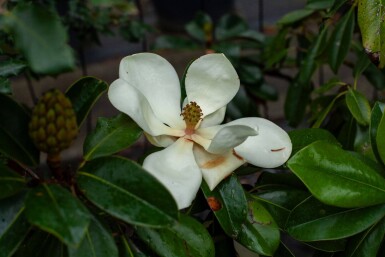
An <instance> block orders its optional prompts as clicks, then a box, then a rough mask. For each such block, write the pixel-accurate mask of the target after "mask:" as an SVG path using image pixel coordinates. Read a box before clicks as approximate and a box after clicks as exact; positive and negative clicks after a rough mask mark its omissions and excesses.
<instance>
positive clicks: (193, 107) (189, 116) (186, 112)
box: [180, 102, 203, 135]
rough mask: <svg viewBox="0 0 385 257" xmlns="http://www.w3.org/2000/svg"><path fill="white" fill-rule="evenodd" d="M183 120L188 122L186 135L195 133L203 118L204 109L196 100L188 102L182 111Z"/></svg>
mask: <svg viewBox="0 0 385 257" xmlns="http://www.w3.org/2000/svg"><path fill="white" fill-rule="evenodd" d="M180 115H181V116H183V120H184V122H185V123H186V130H185V132H186V135H192V134H194V131H195V127H196V126H197V124H198V123H199V122H200V121H201V120H202V116H203V113H202V109H201V107H199V105H198V104H197V103H196V102H190V103H188V104H187V105H186V106H185V107H184V108H183V111H182V113H181V114H180Z"/></svg>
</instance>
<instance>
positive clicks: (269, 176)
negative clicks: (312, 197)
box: [256, 172, 306, 190]
mask: <svg viewBox="0 0 385 257" xmlns="http://www.w3.org/2000/svg"><path fill="white" fill-rule="evenodd" d="M256 186H257V187H258V189H259V188H262V189H264V188H268V189H269V188H271V187H272V186H279V187H280V188H282V187H283V186H284V187H285V186H286V187H294V188H297V189H305V190H306V186H305V185H304V184H303V183H302V181H301V180H300V179H299V178H298V177H297V176H296V175H294V173H292V172H287V173H286V172H285V173H271V172H262V174H261V175H260V176H259V178H258V181H257V184H256Z"/></svg>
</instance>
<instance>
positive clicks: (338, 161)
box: [287, 141, 385, 208]
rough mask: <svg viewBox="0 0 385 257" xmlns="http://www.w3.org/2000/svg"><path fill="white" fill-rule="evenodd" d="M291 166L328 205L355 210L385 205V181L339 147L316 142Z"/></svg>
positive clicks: (364, 163) (312, 191)
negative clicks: (355, 208) (354, 208)
mask: <svg viewBox="0 0 385 257" xmlns="http://www.w3.org/2000/svg"><path fill="white" fill-rule="evenodd" d="M287 165H288V167H289V168H290V169H291V170H292V171H293V172H294V173H295V174H296V175H297V176H298V177H299V178H300V179H301V180H302V181H303V182H304V184H305V185H306V186H307V187H308V189H309V190H310V192H311V193H312V194H313V195H314V196H315V197H316V198H318V199H319V200H320V201H322V202H324V203H326V204H330V205H334V206H339V207H347V208H351V207H364V206H370V205H375V204H380V203H385V179H384V178H383V177H382V176H381V175H379V174H378V172H377V171H376V170H375V169H373V167H372V166H371V165H368V164H367V163H366V162H364V161H363V160H362V159H361V158H356V157H355V156H354V155H352V154H351V153H349V152H347V151H344V150H343V149H341V148H340V147H338V146H336V145H335V144H330V143H328V142H327V141H318V142H315V143H313V144H311V145H309V146H307V147H305V148H303V149H302V150H301V151H299V152H298V153H297V154H296V155H294V156H293V157H292V158H291V159H290V160H289V162H288V164H287Z"/></svg>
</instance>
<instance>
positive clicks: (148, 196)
mask: <svg viewBox="0 0 385 257" xmlns="http://www.w3.org/2000/svg"><path fill="white" fill-rule="evenodd" d="M77 179H78V185H79V188H80V189H81V190H82V191H83V192H84V194H85V196H86V197H87V198H88V199H89V200H90V201H91V202H92V203H93V204H95V205H96V206H98V207H99V208H101V209H102V210H104V211H105V212H107V213H109V214H110V215H112V216H114V217H117V218H119V219H121V220H124V221H126V222H128V223H130V224H135V225H138V226H149V227H156V228H159V227H164V226H170V225H171V224H173V223H174V222H175V221H176V220H177V219H178V209H177V206H176V203H175V200H174V198H173V197H172V195H171V194H170V193H169V191H168V190H167V189H166V188H165V187H164V186H163V185H162V184H161V183H160V182H159V181H158V180H157V179H155V178H154V177H153V176H152V175H151V174H149V173H148V172H146V171H145V170H144V169H142V168H141V167H140V166H139V165H138V164H136V163H134V162H133V161H131V160H128V159H125V158H122V157H101V158H97V159H94V160H92V161H90V162H88V163H86V164H85V165H84V166H83V167H82V168H81V169H80V171H79V172H78V177H77Z"/></svg>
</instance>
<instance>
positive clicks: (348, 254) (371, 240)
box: [343, 218, 385, 257]
mask: <svg viewBox="0 0 385 257" xmlns="http://www.w3.org/2000/svg"><path fill="white" fill-rule="evenodd" d="M384 234H385V218H382V219H381V220H379V221H378V222H377V223H376V224H374V225H373V226H371V227H370V228H369V229H367V230H365V231H364V232H362V233H360V234H358V235H356V236H354V237H352V238H350V239H349V242H348V244H347V247H346V251H345V253H344V254H343V256H344V257H361V256H365V257H376V256H377V252H378V249H379V248H380V246H381V242H382V240H383V238H384Z"/></svg>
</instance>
